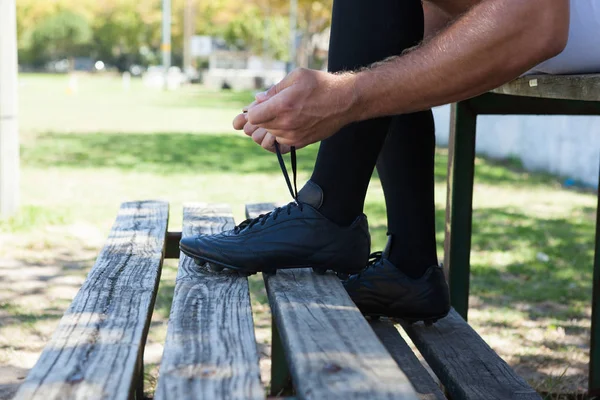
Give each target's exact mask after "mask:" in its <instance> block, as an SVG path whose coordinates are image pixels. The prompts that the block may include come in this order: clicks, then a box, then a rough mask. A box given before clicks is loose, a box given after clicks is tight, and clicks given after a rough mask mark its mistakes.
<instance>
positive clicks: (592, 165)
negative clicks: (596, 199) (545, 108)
mask: <svg viewBox="0 0 600 400" xmlns="http://www.w3.org/2000/svg"><path fill="white" fill-rule="evenodd" d="M434 115H435V122H436V133H437V144H438V145H439V146H447V145H448V136H449V127H450V106H443V107H438V108H436V109H434ZM477 153H478V154H485V155H488V156H491V157H496V158H508V157H516V158H519V159H520V160H521V161H522V162H523V165H524V166H525V168H527V169H528V170H532V171H546V172H550V173H552V174H556V175H560V176H564V177H567V178H571V179H574V180H577V181H581V182H582V183H584V184H585V185H589V186H593V187H597V186H598V170H599V168H600V117H567V116H514V115H512V116H480V117H478V119H477Z"/></svg>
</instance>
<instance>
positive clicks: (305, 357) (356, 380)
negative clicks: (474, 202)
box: [246, 203, 418, 399]
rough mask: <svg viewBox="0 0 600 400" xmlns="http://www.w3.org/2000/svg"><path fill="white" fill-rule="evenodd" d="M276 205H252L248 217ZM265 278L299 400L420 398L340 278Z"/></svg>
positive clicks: (304, 274)
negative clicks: (349, 295)
mask: <svg viewBox="0 0 600 400" xmlns="http://www.w3.org/2000/svg"><path fill="white" fill-rule="evenodd" d="M273 207H274V204H272V203H263V204H252V205H247V206H246V215H247V216H248V217H249V218H254V217H256V216H257V215H258V214H262V213H265V212H268V211H270V210H272V209H273ZM264 279H265V285H266V287H267V294H268V296H269V302H270V303H271V309H272V311H273V317H274V320H275V321H276V323H277V327H278V330H279V333H280V335H281V340H282V342H283V346H284V348H285V349H286V350H287V352H286V359H287V361H288V364H289V366H290V371H291V373H292V378H293V380H294V384H295V388H296V392H297V397H298V398H300V399H337V398H339V399H365V398H368V399H391V398H394V399H416V398H418V397H417V395H416V393H415V391H414V389H413V388H412V386H411V384H410V382H409V381H408V379H407V378H406V376H405V375H404V374H403V373H402V371H401V370H400V369H399V368H398V366H397V365H396V363H395V361H394V359H393V358H392V357H391V356H390V354H389V353H388V352H387V350H386V349H385V347H384V346H383V345H382V344H381V342H380V341H379V340H378V339H377V336H376V335H375V333H374V332H373V330H372V329H371V328H370V327H369V324H368V323H367V321H366V320H365V318H364V317H363V316H362V314H361V313H360V311H359V310H358V309H357V308H356V306H355V305H354V303H353V302H352V300H351V299H350V297H348V294H347V293H346V290H345V289H344V287H343V286H342V284H341V282H340V280H339V279H338V278H337V277H336V276H335V275H332V274H328V275H324V276H322V275H317V274H315V273H313V272H312V271H311V270H308V269H293V270H286V271H277V274H276V275H264Z"/></svg>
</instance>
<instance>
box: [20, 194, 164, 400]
mask: <svg viewBox="0 0 600 400" xmlns="http://www.w3.org/2000/svg"><path fill="white" fill-rule="evenodd" d="M168 215H169V206H168V204H167V203H164V202H135V203H124V204H123V205H122V206H121V209H120V210H119V213H118V216H117V220H116V222H115V224H114V225H113V227H112V231H111V233H110V236H109V237H108V240H107V243H106V245H105V246H104V248H103V250H102V252H101V253H100V255H99V256H98V259H97V260H96V263H95V265H94V267H93V268H92V269H91V271H90V273H89V275H88V277H87V279H86V280H85V283H84V284H83V286H82V287H81V289H80V290H79V292H78V293H77V296H76V297H75V299H74V300H73V302H72V304H71V306H70V307H69V309H68V310H67V312H66V313H65V315H64V317H63V318H62V319H61V321H60V323H59V325H58V328H57V329H56V331H55V333H54V336H53V337H52V340H51V341H50V343H48V345H47V346H46V348H45V349H44V351H43V352H42V355H41V357H40V359H39V360H38V362H37V364H36V365H35V367H34V368H33V369H32V370H31V372H30V373H29V375H28V377H27V379H26V380H25V382H24V383H23V385H22V386H21V388H20V390H19V392H18V393H17V395H16V399H60V400H64V399H99V398H107V399H127V398H129V397H131V396H132V395H133V393H134V391H135V389H136V384H137V383H139V381H138V380H139V379H142V377H141V376H139V375H140V373H141V367H142V365H143V364H142V356H143V346H144V343H145V341H146V336H147V333H148V327H149V324H150V318H151V315H152V309H153V307H154V300H155V298H156V291H157V288H158V282H159V279H160V271H161V265H162V259H163V251H164V246H165V236H166V232H167V223H168Z"/></svg>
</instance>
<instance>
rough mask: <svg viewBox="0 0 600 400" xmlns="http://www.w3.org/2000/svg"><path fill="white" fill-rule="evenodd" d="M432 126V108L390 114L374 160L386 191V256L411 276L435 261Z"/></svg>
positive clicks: (421, 272) (433, 129) (418, 275)
mask: <svg viewBox="0 0 600 400" xmlns="http://www.w3.org/2000/svg"><path fill="white" fill-rule="evenodd" d="M434 156H435V127H434V122H433V115H432V113H431V110H428V111H423V112H419V113H415V114H408V115H401V116H395V117H393V119H392V122H391V124H390V129H389V133H388V135H387V137H386V140H385V143H384V145H383V148H382V150H381V153H380V156H379V160H378V161H377V172H378V173H379V178H380V179H381V185H382V186H383V191H384V194H385V203H386V208H387V216H388V232H389V234H391V235H392V236H393V239H392V246H391V250H390V253H389V260H390V262H391V263H392V264H394V265H395V266H396V267H398V268H399V269H401V270H402V271H403V272H404V273H406V274H407V275H408V276H410V277H412V278H418V277H420V276H422V275H423V273H424V272H425V271H426V270H427V268H429V267H430V266H432V265H436V264H437V263H438V259H437V251H436V241H435V203H434Z"/></svg>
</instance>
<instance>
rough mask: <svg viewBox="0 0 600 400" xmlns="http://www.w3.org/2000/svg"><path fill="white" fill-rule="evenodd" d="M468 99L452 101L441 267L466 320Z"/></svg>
mask: <svg viewBox="0 0 600 400" xmlns="http://www.w3.org/2000/svg"><path fill="white" fill-rule="evenodd" d="M469 101H474V100H468V101H464V102H460V103H457V104H454V105H452V126H451V132H450V142H449V144H448V193H447V202H446V241H445V243H444V247H445V260H444V267H445V268H446V274H447V276H448V280H449V284H450V300H451V303H452V306H453V307H454V309H455V310H456V311H457V312H458V313H459V314H460V315H461V316H462V317H463V318H464V319H465V320H467V312H468V309H469V274H470V270H471V268H470V267H471V266H470V255H471V223H472V217H473V216H472V212H473V179H474V173H475V133H476V127H477V126H476V125H477V115H476V114H475V113H474V112H473V111H472V109H471V108H470V106H469Z"/></svg>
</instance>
